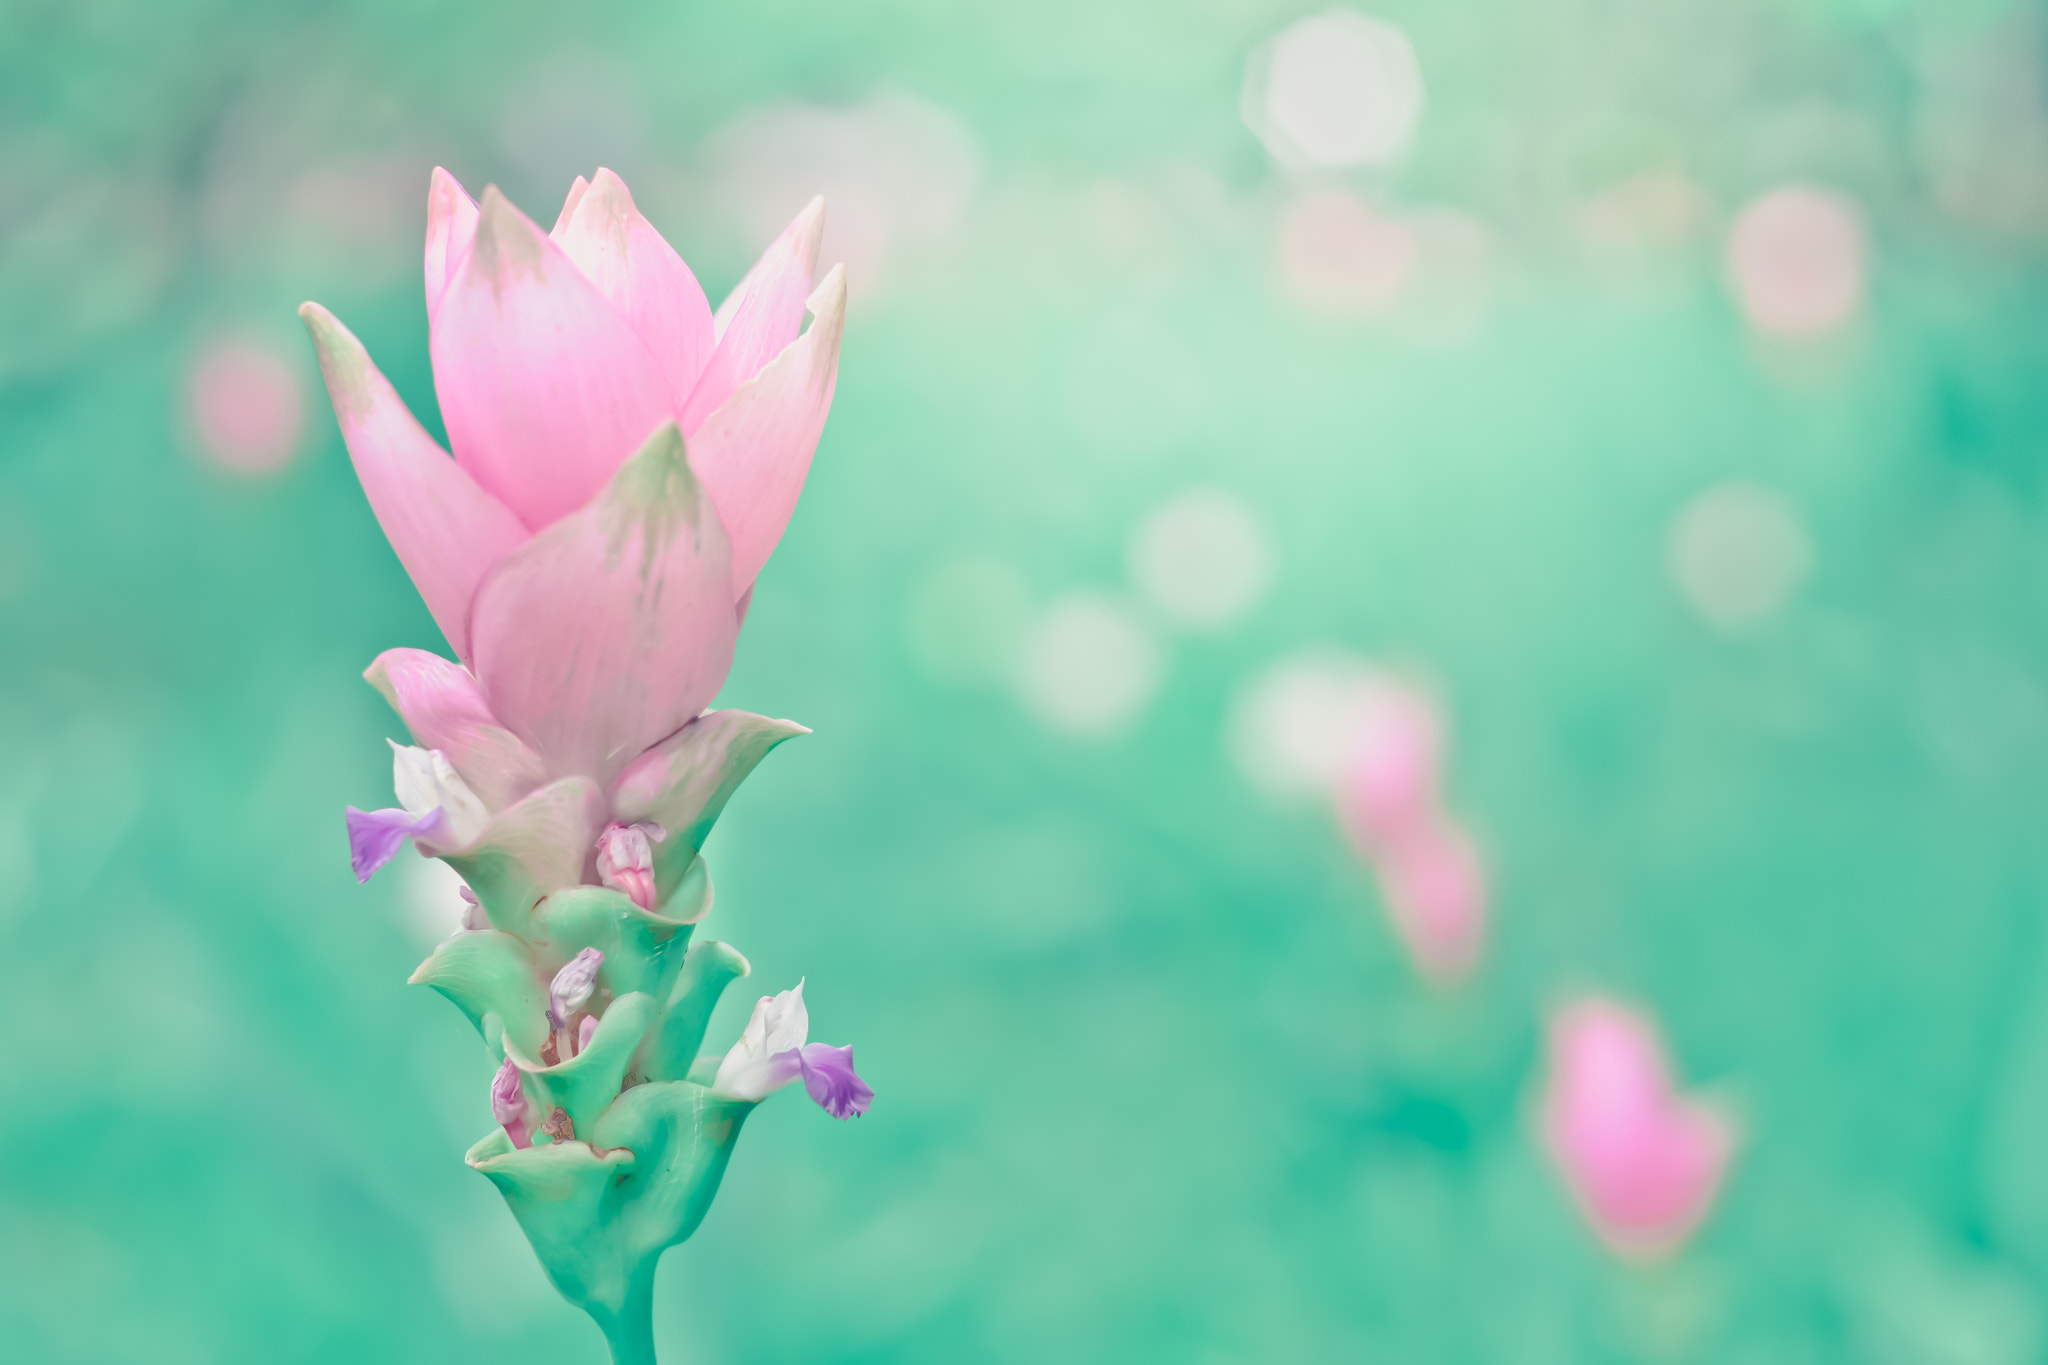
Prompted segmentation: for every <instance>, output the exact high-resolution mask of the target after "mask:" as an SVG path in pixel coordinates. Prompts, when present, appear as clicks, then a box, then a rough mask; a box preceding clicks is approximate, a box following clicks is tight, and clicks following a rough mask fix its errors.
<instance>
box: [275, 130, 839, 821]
mask: <svg viewBox="0 0 2048 1365" xmlns="http://www.w3.org/2000/svg"><path fill="white" fill-rule="evenodd" d="M822 227H823V203H822V201H813V203H812V204H810V205H809V206H808V207H806V208H805V209H804V211H803V212H802V213H800V214H799V215H798V216H797V219H796V221H795V222H794V223H792V224H791V225H790V227H789V229H788V230H787V231H785V232H784V233H783V234H782V236H781V237H780V238H778V239H777V240H776V241H775V242H774V243H773V244H771V245H770V246H769V248H768V250H767V251H766V253H764V255H763V256H762V258H761V260H760V261H759V263H757V264H756V265H755V266H754V268H753V270H751V271H750V272H749V273H748V274H747V276H746V278H745V279H743V280H742V281H741V282H740V284H739V286H738V287H737V288H735V289H734V290H733V293H732V296H731V297H729V298H728V299H727V300H726V301H725V303H724V305H723V306H722V307H720V309H719V310H718V312H717V313H716V314H714V313H713V312H712V310H711V308H710V306H709V304H708V302H707V301H706V299H705V297H704V293H703V290H702V289H701V288H700V287H699V286H698V284H697V280H696V277H695V276H694V275H693V274H691V272H690V269H689V267H688V266H687V265H685V264H684V263H683V261H682V258H681V257H680V256H678V255H677V254H676V253H675V251H674V250H673V248H671V247H670V246H669V245H668V243H667V242H666V241H664V240H663V239H662V237H661V235H660V234H659V233H657V232H656V231H655V230H654V228H653V227H652V226H651V225H650V224H649V223H648V222H647V220H646V219H645V218H643V217H642V216H641V215H640V213H639V211H638V209H637V208H636V207H635V206H634V203H633V198H632V195H631V193H630V192H629V191H628V190H627V188H626V185H625V182H624V181H622V180H620V179H619V177H618V176H616V175H614V174H613V173H612V172H610V171H608V170H599V171H598V172H597V174H596V175H595V176H594V177H593V178H592V179H591V180H590V181H589V182H588V183H586V182H584V181H583V180H581V179H580V178H579V179H578V181H577V182H576V185H575V186H574V187H573V188H572V190H571V191H570V194H569V197H568V200H567V202H566V203H565V204H564V206H563V209H562V213H561V217H560V220H559V221H558V222H557V223H556V225H555V228H554V231H553V232H552V233H549V232H543V231H542V230H541V229H540V228H539V227H538V226H537V225H536V224H535V223H534V222H533V221H532V220H530V219H529V218H527V217H526V215H524V214H522V213H521V212H520V211H519V210H518V209H516V208H514V207H513V206H512V205H511V203H510V202H509V201H507V200H506V199H505V197H504V196H503V195H502V194H500V193H499V192H498V191H497V189H496V188H495V187H492V188H487V189H486V190H485V191H484V194H483V198H482V201H481V202H480V203H478V202H473V201H472V200H471V199H470V197H469V196H468V194H467V193H465V192H464V191H463V189H462V187H461V186H460V185H459V184H457V183H456V181H455V179H454V178H453V177H452V176H450V175H449V174H448V173H447V172H446V171H443V170H438V169H437V170H436V171H435V172H434V176H433V183H432V187H431V189H430V191H429V196H428V228H427V244H426V260H425V265H426V297H427V312H428V318H429V326H430V339H429V349H430V352H431V354H432V358H433V364H434V387H435V391H436V394H437V395H438V397H439V399H440V404H441V413H442V417H443V420H444V421H445V423H446V426H447V429H448V433H449V443H450V445H451V447H452V448H453V458H452V459H451V458H450V457H449V455H448V454H447V453H446V452H444V451H442V450H441V448H440V447H439V445H438V444H436V442H435V441H434V440H433V438H432V437H431V436H429V435H428V434H427V432H426V430H425V429H424V428H423V427H421V426H420V424H419V422H418V421H416V420H415V419H414V417H413V416H412V414H411V413H410V412H409V411H408V410H407V409H406V407H405V405H404V404H403V402H401V401H400V399H399V398H398V395H397V394H396V393H395V392H394V391H393V389H392V388H391V386H390V384H389V383H387V382H386V381H385V379H384V377H383V375H381V374H380V373H378V371H377V369H376V367H375V366H374V365H373V364H372V363H371V362H370V359H369V356H368V355H367V354H366V353H365V352H364V350H363V348H362V346H361V344H360V343H359V342H357V340H356V339H355V337H354V336H352V335H351V334H350V333H349V332H348V331H347V329H346V328H344V327H343V326H342V325H341V324H340V323H339V322H338V321H336V320H335V318H334V317H333V316H332V315H331V314H329V313H328V312H327V311H326V310H325V309H323V308H321V307H320V306H319V305H318V304H312V303H309V304H307V305H305V306H304V307H303V308H302V309H301V310H300V314H301V316H302V317H303V318H304V319H305V321H306V325H307V328H308V330H309V331H310V332H311V333H312V335H313V340H314V344H315V346H316V347H317V348H318V350H319V353H320V364H321V371H322V373H323V375H324V376H325V378H326V380H327V387H328V392H329V395H330V396H331V397H332V399H333V401H334V409H335V415H336V416H337V417H338V418H339V419H340V423H341V428H342V434H343V437H344V438H345V440H346V442H347V444H348V450H349V455H350V458H351V459H352V460H353V461H354V464H355V468H356V473H357V476H358V477H359V479H360V480H361V482H362V485H363V491H364V492H365V493H366V494H367V495H368V497H369V501H370V505H371V508H372V510H373V511H374V512H375V513H376V516H377V520H378V522H379V523H380V524H381V525H382V527H383V528H384V532H385V535H386V536H387V537H388V538H389V539H390V541H391V546H392V548H393V549H394V550H395V551H396V552H397V554H398V558H399V561H400V562H401V563H402V564H403V565H404V566H405V569H406V571H407V573H408V574H410V575H411V577H412V580H413V583H414V585H415V586H416V587H417V588H418V589H419V591H420V595H421V596H422V597H423V598H424V599H425V601H426V604H427V607H428V609H429V611H430V612H432V614H433V617H434V620H435V622H436V623H437V624H438V625H439V626H440V627H441V630H442V633H443V634H444V635H445V636H446V637H447V639H448V643H449V645H450V647H451V648H452V649H453V651H454V653H455V655H456V656H457V658H458V659H460V660H461V661H462V665H466V667H465V666H462V665H458V664H455V663H451V662H449V661H448V660H445V659H439V658H436V657H434V656H432V655H430V654H426V653H424V652H422V651H418V650H392V651H389V652H387V653H386V654H385V655H384V656H382V657H381V658H380V659H378V660H377V662H376V663H375V664H373V665H372V666H371V669H370V678H371V681H372V682H373V683H375V684H376V685H377V686H378V687H379V689H380V690H381V691H383V692H384V693H385V695H386V696H387V697H388V698H389V699H390V700H391V701H392V703H393V705H394V706H396V707H397V709H398V711H399V712H400V714H401V715H402V716H404V718H405V719H406V722H407V724H408V726H409V727H410V728H411V730H412V732H413V735H414V737H415V739H416V740H417V741H418V742H419V743H420V744H421V745H422V746H424V747H427V748H430V749H436V750H439V751H441V752H442V753H444V754H445V755H446V757H447V759H448V761H449V762H450V763H451V764H452V765H453V767H454V769H455V771H456V772H457V773H459V774H460V775H461V777H462V778H463V779H464V781H466V782H467V783H468V784H469V786H470V788H471V789H472V790H473V791H474V792H475V793H476V794H477V796H478V797H479V798H480V799H481V800H482V801H483V803H484V805H485V806H486V807H487V808H488V809H489V810H490V811H492V812H493V813H497V812H500V811H503V810H505V809H506V808H507V807H509V806H512V805H514V804H515V803H517V802H519V801H520V800H521V799H522V798H523V797H526V796H528V795H529V794H532V793H535V792H536V790H537V789H538V788H540V787H541V786H542V784H544V783H549V782H555V783H559V782H560V781H562V780H563V779H568V778H587V779H590V780H591V781H592V782H595V783H597V784H599V785H600V786H602V785H603V784H606V783H609V782H610V781H611V780H612V779H613V778H614V777H615V776H616V775H617V774H618V773H619V772H620V770H621V769H623V768H624V767H625V766H626V765H627V764H628V763H630V762H631V761H632V760H633V759H634V758H636V757H637V756H639V755H640V754H641V753H642V752H644V751H645V750H647V749H648V748H649V747H650V746H652V745H654V744H655V743H656V742H658V741H660V740H662V739H663V738H665V737H667V736H669V735H672V734H674V733H675V732H676V731H677V730H678V729H680V728H681V727H682V726H683V725H685V724H687V723H688V722H689V721H691V720H692V719H693V718H695V717H696V716H697V715H698V714H699V713H700V712H701V711H702V710H703V709H704V707H705V706H706V705H707V704H708V703H709V702H710V701H711V699H712V697H713V696H714V695H716V693H717V692H718V689H719V688H720V687H721V686H722V685H723V683H724V680H725V675H726V672H727V670H728V668H729V667H730V665H731V661H732V653H733V646H734V642H735V639H736V637H737V634H738V630H739V623H740V619H741V618H742V616H743V615H744V613H745V604H746V602H747V600H748V595H749V593H750V591H751V589H752V587H753V582H754V578H755V576H756V575H757V574H758V573H759V572H760V570H761V567H762V566H763V565H764V564H765V563H766V562H767V560H768V557H769V555H770V554H771V553H772V552H773V550H774V548H775V546H776V543H777V542H778V541H779V540H780V539H781V537H782V532H783V528H784V526H785V525H786V524H787V523H788V520H789V517H790V514H791V512H792V511H793V510H794V509H795V506H796V501H797V497H798V495H799V494H800V493H801V491H802V489H803V484H804V479H805V476H806V475H807V473H808V472H809V469H810V462H811V457H812V454H813V452H814V451H815V449H816V447H817V443H818V438H819V434H820V432H821V431H822V429H823V427H824V422H825V417H826V414H827V412H828V411H829V410H830V408H831V403H832V394H833V388H834V385H835V382H836V379H837V375H838V361H839V340H840V332H841V327H842V323H843V318H844V310H845V301H846V285H845V272H844V270H843V269H842V268H840V267H834V268H833V269H832V271H831V272H830V273H828V274H827V275H826V277H825V279H824V281H823V282H822V283H821V284H820V285H818V286H817V288H816V289H815V290H814V289H813V288H812V286H811V276H812V272H813V270H814V268H815V265H816V258H817V250H818V241H819V237H820V234H821V232H822ZM806 308H808V310H809V312H810V313H811V315H812V318H813V321H812V323H811V325H810V327H809V328H808V329H807V330H806V329H804V328H803V319H804V314H805V311H806ZM571 794H572V793H571V792H569V791H568V790H567V789H565V791H564V796H563V798H562V799H568V798H569V796H570V795H571ZM558 804H559V802H558ZM577 818H579V819H580V818H581V816H580V814H579V815H578V817H577ZM593 835H594V831H593Z"/></svg>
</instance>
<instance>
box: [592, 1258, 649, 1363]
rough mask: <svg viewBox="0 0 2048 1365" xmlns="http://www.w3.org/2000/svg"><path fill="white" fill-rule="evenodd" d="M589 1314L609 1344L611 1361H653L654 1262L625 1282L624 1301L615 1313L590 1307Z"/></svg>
mask: <svg viewBox="0 0 2048 1365" xmlns="http://www.w3.org/2000/svg"><path fill="white" fill-rule="evenodd" d="M591 1316H592V1317H594V1318H596V1319H597V1325H598V1329H599V1330H600V1331H602V1332H603V1333H604V1339H605V1343H606V1344H607V1345H609V1346H610V1347H611V1348H612V1365H655V1359H654V1266H653V1263H652V1262H650V1263H649V1264H648V1267H647V1272H646V1273H645V1274H642V1275H635V1276H634V1277H633V1279H632V1282H631V1283H630V1284H628V1285H627V1286H626V1299H625V1302H624V1303H622V1304H620V1305H619V1309H618V1311H617V1312H616V1313H607V1314H603V1315H600V1314H598V1313H596V1312H594V1311H593V1312H592V1313H591Z"/></svg>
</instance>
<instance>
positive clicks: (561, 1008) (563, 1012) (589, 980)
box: [548, 948, 604, 1029]
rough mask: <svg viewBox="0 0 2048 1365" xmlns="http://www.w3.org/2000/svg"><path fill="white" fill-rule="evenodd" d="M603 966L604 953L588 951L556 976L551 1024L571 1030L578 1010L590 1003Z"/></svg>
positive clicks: (550, 1007) (550, 1000)
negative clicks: (570, 1024) (571, 1020)
mask: <svg viewBox="0 0 2048 1365" xmlns="http://www.w3.org/2000/svg"><path fill="white" fill-rule="evenodd" d="M603 965H604V954H603V953H601V952H599V951H598V950H597V949H595V948H585V949H584V950H583V951H582V952H580V953H578V954H576V956H574V957H572V958H570V959H569V962H568V965H567V966H565V967H563V968H562V970H560V971H559V972H556V973H555V979H554V983H553V984H552V985H550V986H549V987H548V1023H550V1024H552V1025H554V1027H556V1028H557V1029H565V1028H567V1027H569V1020H570V1019H571V1018H572V1017H573V1016H574V1015H575V1013H576V1011H577V1010H580V1009H582V1008H583V1007H584V1006H585V1005H586V1004H588V1003H590V995H591V992H593V991H595V990H596V989H597V969H598V968H599V967H602V966H603Z"/></svg>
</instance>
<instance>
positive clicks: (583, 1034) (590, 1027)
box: [576, 1014, 597, 1053]
mask: <svg viewBox="0 0 2048 1365" xmlns="http://www.w3.org/2000/svg"><path fill="white" fill-rule="evenodd" d="M596 1035H597V1016H596V1015H594V1014H586V1015H584V1016H583V1023H582V1025H581V1026H580V1027H578V1028H577V1030H576V1051H577V1052H579V1053H581V1052H584V1051H586V1050H587V1049H588V1048H589V1047H590V1040H591V1039H592V1038H593V1037H595V1036H596Z"/></svg>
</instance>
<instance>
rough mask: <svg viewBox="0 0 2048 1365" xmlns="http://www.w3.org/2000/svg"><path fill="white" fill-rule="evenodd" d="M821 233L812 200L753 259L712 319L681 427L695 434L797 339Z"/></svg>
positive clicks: (821, 220)
mask: <svg viewBox="0 0 2048 1365" xmlns="http://www.w3.org/2000/svg"><path fill="white" fill-rule="evenodd" d="M824 234H825V201H824V199H823V198H822V197H821V198H817V199H813V200H812V201H811V202H810V203H809V204H807V205H805V206H804V211H803V212H802V213H799V214H798V215H797V216H796V221H795V222H793V223H791V224H790V225H789V226H788V227H787V228H785V229H783V233H782V235H781V236H780V237H778V238H776V239H775V242H774V244H773V245H772V246H770V247H769V248H768V249H767V250H766V251H764V252H762V253H761V259H760V260H758V261H756V262H754V268H753V269H752V270H749V271H748V272H747V274H746V278H745V279H743V280H741V281H740V282H739V284H738V285H737V286H735V287H734V289H733V291H732V293H731V294H730V295H728V296H727V298H726V300H725V302H724V303H722V304H720V305H719V306H718V314H717V316H716V317H715V318H714V319H713V320H712V325H713V329H714V330H715V331H716V332H717V335H718V348H717V349H716V350H714V351H713V352H712V353H711V359H710V361H709V362H707V363H706V364H705V366H704V373H703V375H702V376H701V377H699V378H698V380H697V385H696V387H695V388H694V389H692V390H691V391H690V401H689V402H688V403H686V404H684V405H683V410H682V423H683V430H684V432H685V433H687V434H689V435H692V436H694V435H696V433H697V428H698V426H699V425H701V424H702V423H703V421H704V419H705V418H707V417H709V416H710V415H711V414H712V413H713V412H716V411H717V410H718V408H719V406H720V405H721V404H723V403H724V402H725V400H726V399H728V398H730V397H732V391H733V390H734V389H737V388H738V387H739V386H740V385H742V384H744V383H746V382H747V381H748V380H749V379H752V378H753V377H754V375H755V374H756V373H758V372H759V371H760V369H761V367H762V366H763V365H766V364H767V363H768V362H769V360H771V359H772V358H774V357H775V356H776V355H778V354H780V353H781V351H782V348H783V347H785V346H787V345H789V343H790V342H792V341H794V340H796V334H797V329H798V328H800V327H802V326H803V321H804V299H805V298H807V297H808V296H809V295H810V292H811V272H812V271H813V270H815V269H816V268H817V264H818V242H819V239H820V238H822V237H823V236H824Z"/></svg>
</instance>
